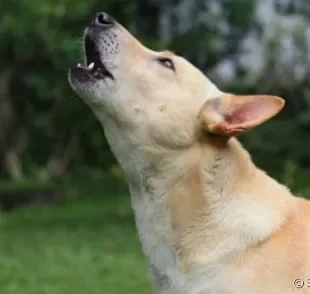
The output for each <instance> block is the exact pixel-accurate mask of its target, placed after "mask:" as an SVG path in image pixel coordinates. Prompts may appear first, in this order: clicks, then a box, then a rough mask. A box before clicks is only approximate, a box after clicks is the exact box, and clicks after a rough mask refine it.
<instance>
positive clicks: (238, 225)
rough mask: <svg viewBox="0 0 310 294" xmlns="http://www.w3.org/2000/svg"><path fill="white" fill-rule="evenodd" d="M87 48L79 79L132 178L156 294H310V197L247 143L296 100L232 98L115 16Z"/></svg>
mask: <svg viewBox="0 0 310 294" xmlns="http://www.w3.org/2000/svg"><path fill="white" fill-rule="evenodd" d="M84 47H85V48H84V49H85V64H84V65H81V64H78V66H76V67H72V68H70V69H69V83H70V85H71V87H72V89H73V90H74V91H75V92H76V93H77V94H78V96H80V97H81V98H82V99H83V100H84V101H85V102H86V103H87V104H88V105H89V106H90V107H91V109H92V110H93V112H94V114H95V115H96V117H97V118H98V119H99V121H100V122H101V123H102V125H103V129H104V132H105V136H106V138H107V140H108V143H109V145H110V147H111V150H112V152H113V153H114V155H115V157H116V158H117V160H118V163H119V164H120V166H121V168H122V170H123V171H124V174H125V177H126V180H127V182H128V186H129V190H130V195H131V203H132V208H133V210H134V214H135V221H136V226H137V229H138V233H139V238H140V241H141V245H142V251H143V253H144V255H145V257H146V262H147V265H148V270H149V278H150V282H151V285H152V289H153V292H154V293H157V294H159V293H160V294H164V293H166V294H167V293H169V294H181V293H182V294H185V293H186V294H258V293H259V294H261V293H266V294H280V293H281V294H291V293H310V205H309V202H308V201H306V200H305V199H303V198H299V197H294V196H293V195H292V194H291V192H290V191H289V189H288V188H286V187H285V186H283V185H281V184H279V183H278V182H277V181H276V180H274V179H272V178H271V177H269V176H268V175H267V174H266V173H265V172H263V171H262V170H260V169H259V168H257V167H256V166H255V164H254V163H253V162H252V160H251V158H250V155H249V154H248V152H247V151H246V150H245V149H244V148H243V147H242V145H241V144H240V143H239V141H238V140H237V139H236V136H238V135H240V134H242V133H244V132H246V131H249V130H250V129H252V128H254V127H255V126H258V125H260V124H261V123H263V122H264V121H266V120H268V119H271V118H272V117H274V116H275V115H276V114H277V113H278V112H279V111H280V110H281V109H282V108H283V106H284V104H285V103H284V100H283V99H282V98H280V97H277V96H272V95H236V94H232V93H225V92H222V91H221V90H219V88H218V87H216V86H215V84H214V83H212V82H211V81H210V80H209V79H208V78H207V77H206V76H205V75H204V74H203V73H202V72H201V71H200V70H199V69H197V68H196V67H195V66H193V65H192V64H191V63H190V62H188V61H187V60H185V59H184V58H182V57H180V56H177V55H175V54H174V53H172V52H169V51H163V52H155V51H152V50H150V49H148V48H146V47H144V46H143V45H142V44H141V43H140V42H139V41H138V40H136V39H135V38H134V37H133V36H132V35H131V34H130V33H129V32H128V31H127V30H126V29H125V28H124V27H123V26H122V25H120V24H119V23H118V22H117V21H116V20H114V19H113V18H112V17H111V16H109V15H108V14H106V13H103V12H101V13H98V14H96V15H95V16H94V18H93V19H92V21H91V23H90V25H89V26H88V27H87V28H86V31H85V35H84Z"/></svg>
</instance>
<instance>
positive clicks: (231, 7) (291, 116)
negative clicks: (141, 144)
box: [0, 0, 310, 294]
mask: <svg viewBox="0 0 310 294" xmlns="http://www.w3.org/2000/svg"><path fill="white" fill-rule="evenodd" d="M98 11H106V12H108V13H109V14H111V15H112V16H114V17H115V18H116V19H117V20H118V21H119V22H120V23H122V24H123V25H124V26H125V27H127V28H128V29H129V30H130V31H131V32H132V33H133V34H134V35H135V36H136V37H137V38H139V39H140V40H141V41H142V42H143V43H144V44H145V45H147V46H149V47H151V48H153V49H157V50H160V49H163V48H169V49H170V50H173V51H175V52H176V53H178V54H180V55H183V56H185V57H186V58H187V59H189V60H190V61H191V62H192V63H194V64H195V65H196V66H198V67H199V68H200V69H201V70H202V71H203V72H205V73H206V74H207V75H208V76H209V77H210V78H211V79H212V80H213V81H214V82H215V83H216V84H217V85H219V86H220V88H222V89H223V90H226V91H231V92H235V93H239V94H246V93H250V94H254V93H261V94H275V95H278V96H281V97H283V98H285V100H286V102H287V103H286V107H285V109H284V111H282V113H281V114H280V115H279V116H278V117H276V118H275V119H273V120H271V121H269V122H268V123H266V124H265V125H263V126H261V127H259V128H257V129H255V131H252V132H251V133H248V134H246V135H244V136H242V137H241V138H240V139H241V141H242V142H243V143H244V145H245V146H246V147H247V148H248V149H249V150H250V152H251V154H252V156H253V159H254V161H255V162H256V163H257V165H258V166H259V167H261V168H263V169H265V170H266V171H267V172H268V173H269V174H271V175H272V176H273V177H275V178H277V179H278V180H279V181H281V182H283V183H285V184H286V185H289V187H290V188H291V189H292V190H293V191H294V192H295V193H297V194H303V195H304V196H306V197H307V196H309V195H310V181H309V178H310V151H309V143H310V74H309V71H310V3H309V1H308V0H285V1H284V0H278V1H277V0H257V1H256V0H233V1H232V0H204V1H201V0H196V1H194V0H166V1H164V0H134V1H129V0H128V1H127V0H105V1H103V0H79V1H76V0H61V1H60V0H27V1H26V0H7V1H5V0H2V1H1V2H0V148H1V153H0V154H1V157H0V207H1V213H0V268H1V271H0V293H1V294H17V293H18V294H35V293H38V294H41V293H42V294H43V293H44V294H45V293H46V294H52V293H55V294H56V293H57V294H59V293H64V294H71V293H72V294H73V293H74V294H78V293H110V294H119V293H137V294H139V293H149V291H150V289H149V285H148V282H147V279H146V268H145V265H144V261H143V257H142V254H141V253H140V247H139V242H138V239H137V234H136V230H135V227H134V221H133V215H132V212H131V209H130V200H129V197H128V192H127V188H126V184H125V181H124V179H123V176H122V172H121V170H120V169H119V167H118V166H117V163H116V161H115V159H114V157H113V156H112V154H111V152H110V150H109V147H108V145H107V143H106V141H105V138H104V135H103V131H102V128H101V126H100V125H99V122H98V121H97V120H96V119H95V117H94V115H93V114H92V112H91V111H90V109H89V108H88V107H87V106H86V105H84V103H83V102H82V101H81V100H80V99H79V98H78V97H76V95H75V94H74V93H73V92H72V90H71V89H70V88H69V85H68V82H67V69H68V67H70V66H72V65H76V64H77V63H78V62H80V61H81V60H82V55H81V52H82V50H81V45H82V35H83V29H84V27H85V26H86V25H87V24H88V23H89V21H90V19H91V17H92V16H93V15H94V14H95V13H96V12H98Z"/></svg>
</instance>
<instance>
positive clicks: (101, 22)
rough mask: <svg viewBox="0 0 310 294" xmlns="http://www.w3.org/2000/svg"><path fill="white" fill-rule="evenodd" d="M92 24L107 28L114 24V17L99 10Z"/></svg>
mask: <svg viewBox="0 0 310 294" xmlns="http://www.w3.org/2000/svg"><path fill="white" fill-rule="evenodd" d="M92 24H93V25H94V26H96V27H98V28H102V29H106V28H109V27H111V26H113V24H114V19H113V18H112V17H111V16H110V15H108V14H107V13H105V12H98V13H97V14H96V15H95V17H94V18H93V21H92Z"/></svg>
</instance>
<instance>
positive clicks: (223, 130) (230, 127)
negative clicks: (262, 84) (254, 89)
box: [199, 94, 285, 137]
mask: <svg viewBox="0 0 310 294" xmlns="http://www.w3.org/2000/svg"><path fill="white" fill-rule="evenodd" d="M284 104H285V102H284V100H283V99H282V98H280V97H276V96H269V95H249V96H237V95H233V94H223V95H222V96H221V97H218V98H214V99H210V100H208V101H207V102H206V103H205V104H204V106H203V107H202V109H201V111H200V113H199V120H200V122H201V124H202V126H203V128H204V129H206V130H207V131H209V132H211V133H214V134H219V135H223V136H228V137H230V136H235V135H238V134H240V133H242V132H244V131H247V130H249V129H251V128H253V127H255V126H257V125H259V124H261V123H263V122H264V121H266V120H267V119H269V118H271V117H273V116H275V115H276V114H277V113H278V112H279V111H280V110H281V109H282V108H283V106H284Z"/></svg>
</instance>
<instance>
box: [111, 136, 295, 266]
mask: <svg viewBox="0 0 310 294" xmlns="http://www.w3.org/2000/svg"><path fill="white" fill-rule="evenodd" d="M106 136H107V139H108V141H109V143H110V145H111V147H112V150H113V152H114V154H115V156H116V157H117V159H118V161H119V163H120V165H121V167H122V168H123V170H124V172H125V176H126V178H127V181H128V183H129V187H130V192H131V197H132V203H133V209H134V211H135V216H136V223H137V227H138V231H139V235H140V240H141V243H142V247H143V249H144V253H145V255H146V256H147V257H148V258H149V259H151V260H150V263H158V267H163V264H166V265H167V267H169V265H170V266H171V265H172V264H175V262H176V261H175V257H177V260H178V261H177V262H178V263H179V267H180V266H182V267H186V268H199V267H200V266H204V265H201V264H200V262H201V261H203V263H205V262H206V260H209V262H210V264H211V263H212V261H215V260H218V258H219V257H222V258H227V257H228V256H229V254H230V255H231V256H235V255H236V254H238V253H240V252H242V251H244V250H246V249H247V248H249V247H250V246H253V245H256V244H259V243H261V242H263V241H264V240H265V239H267V238H268V237H269V236H270V235H272V234H273V233H274V232H275V231H276V230H277V229H278V228H279V227H280V226H281V225H282V224H283V223H284V222H285V220H286V218H287V217H288V216H289V213H290V209H289V206H290V205H292V201H287V199H290V197H291V194H290V192H289V191H287V190H286V188H285V187H283V186H282V185H280V184H278V183H277V182H276V181H275V180H273V179H272V178H270V177H268V176H267V175H266V174H265V173H264V172H262V171H261V170H259V169H257V168H256V167H255V165H254V164H253V162H252V160H251V159H250V156H249V155H248V153H247V152H246V151H245V150H244V149H243V148H242V147H241V145H240V143H239V142H238V141H237V140H236V139H234V138H232V139H230V140H229V141H227V142H226V143H225V144H222V143H220V144H218V143H215V144H213V143H214V142H212V144H210V142H206V143H205V144H200V143H199V144H197V145H195V146H192V147H190V148H188V149H186V150H185V149H183V150H166V149H162V150H160V149H158V148H152V147H149V148H148V147H145V146H142V147H141V146H138V145H136V144H128V141H126V138H125V137H122V138H123V140H124V141H123V142H120V141H119V138H120V137H121V136H118V135H117V134H116V130H114V131H113V130H108V131H106ZM115 138H118V139H115ZM266 185H268V189H267V187H266ZM266 191H268V192H267V193H268V194H266ZM278 195H281V198H280V197H278ZM284 198H285V199H284ZM156 247H157V249H158V248H159V251H160V252H161V253H160V254H159V255H160V256H156V257H152V256H151V255H152V254H153V253H154V252H156ZM163 248H165V249H163ZM172 251H173V252H174V253H175V256H172V255H171V254H170V253H171V252H172ZM165 252H166V253H165ZM167 252H168V253H167ZM169 252H170V253H169ZM169 254H170V255H171V256H169V257H168V255H169ZM202 256H203V257H204V258H201V257H202ZM160 258H162V259H163V260H162V261H160V260H159V259H160ZM153 259H156V260H153ZM168 264H169V265H168Z"/></svg>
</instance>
